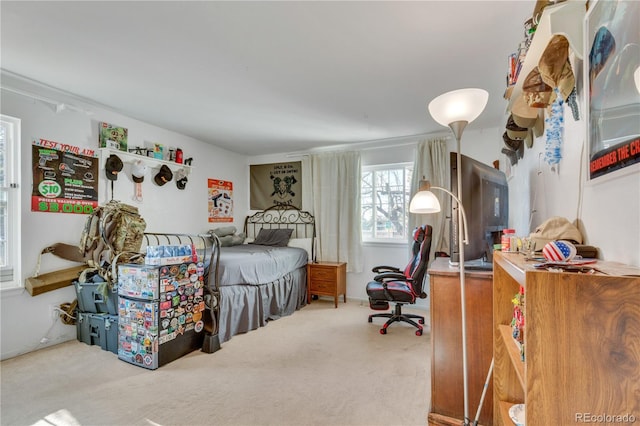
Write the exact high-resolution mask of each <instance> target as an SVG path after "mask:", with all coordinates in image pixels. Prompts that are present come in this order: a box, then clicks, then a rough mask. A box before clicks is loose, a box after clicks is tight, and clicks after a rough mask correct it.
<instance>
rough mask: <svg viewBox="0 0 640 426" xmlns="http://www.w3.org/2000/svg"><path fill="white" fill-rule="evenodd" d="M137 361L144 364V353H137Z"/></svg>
mask: <svg viewBox="0 0 640 426" xmlns="http://www.w3.org/2000/svg"><path fill="white" fill-rule="evenodd" d="M136 363H138V364H142V363H143V359H142V355H140V354H137V355H136Z"/></svg>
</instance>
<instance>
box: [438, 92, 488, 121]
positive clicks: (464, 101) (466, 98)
mask: <svg viewBox="0 0 640 426" xmlns="http://www.w3.org/2000/svg"><path fill="white" fill-rule="evenodd" d="M488 100H489V93H488V92H487V91H486V90H483V89H459V90H454V91H452V92H447V93H444V94H442V95H440V96H438V97H437V98H435V99H434V100H432V101H431V102H429V114H431V117H433V119H434V120H436V121H437V122H438V123H440V124H442V125H443V126H445V127H446V126H449V125H450V124H451V123H454V122H456V121H466V122H467V123H471V122H472V121H473V120H475V119H476V118H478V116H479V115H480V114H481V113H482V111H483V110H484V107H485V106H486V105H487V101H488Z"/></svg>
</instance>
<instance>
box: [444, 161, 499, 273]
mask: <svg viewBox="0 0 640 426" xmlns="http://www.w3.org/2000/svg"><path fill="white" fill-rule="evenodd" d="M457 163H458V159H457V153H455V152H452V153H451V154H450V163H449V164H450V165H451V167H450V173H451V192H452V193H453V194H455V195H456V197H458V198H459V199H460V201H461V202H462V206H463V207H464V211H465V213H466V216H467V227H468V229H467V233H468V236H469V244H467V245H465V247H464V260H465V268H469V269H473V268H476V269H492V261H493V245H494V244H496V243H499V242H500V237H501V233H502V230H503V229H505V228H508V225H509V187H508V184H507V177H506V176H505V174H504V173H503V172H501V171H500V170H498V169H496V168H494V167H491V166H489V165H487V164H484V163H481V162H480V161H477V160H474V159H473V158H471V157H467V156H465V155H461V166H460V171H461V177H462V196H460V195H458V171H457V169H458V164H457ZM458 230H459V226H458V209H457V205H456V203H455V201H453V200H452V202H451V227H450V233H449V237H450V240H449V241H450V244H451V253H450V256H451V259H450V261H451V263H454V264H455V263H458V262H459V261H460V251H459V247H458Z"/></svg>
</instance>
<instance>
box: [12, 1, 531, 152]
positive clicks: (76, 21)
mask: <svg viewBox="0 0 640 426" xmlns="http://www.w3.org/2000/svg"><path fill="white" fill-rule="evenodd" d="M534 6H535V1H534V0H531V1H528V0H522V1H425V2H415V1H414V2H400V1H378V2H363V1H337V2H330V1H301V2H272V1H262V2H249V1H227V2H219V1H198V2H183V1H140V2H114V1H111V2H109V1H107V2H98V1H82V2H76V1H69V2H57V1H46V2H31V1H18V2H12V1H4V0H3V1H2V2H1V3H0V15H1V19H2V21H1V27H0V28H1V48H2V50H1V57H0V60H1V62H0V64H1V67H2V69H4V70H6V71H9V72H11V73H15V74H18V75H20V76H24V77H27V78H29V79H33V80H36V81H38V82H41V83H44V84H46V85H50V86H53V87H56V88H59V89H62V90H64V91H67V92H70V93H73V94H75V95H78V96H81V97H84V98H88V99H91V100H94V101H96V102H98V103H100V104H103V105H107V106H109V107H111V108H113V109H115V110H116V111H118V112H121V113H123V114H125V115H128V116H131V117H134V118H137V119H139V120H142V121H145V122H148V123H151V124H154V125H157V126H160V127H163V128H167V129H170V130H174V131H176V132H179V133H182V134H185V135H189V136H192V137H194V138H197V139H199V140H201V141H204V142H208V143H211V144H215V145H217V146H220V147H223V148H226V149H229V150H231V151H235V152H238V153H242V154H250V155H259V154H267V153H282V152H291V151H304V150H309V149H313V148H318V147H323V146H334V145H341V144H345V143H354V142H364V141H375V140H380V139H387V138H396V137H403V136H410V135H419V134H429V133H436V132H440V133H441V132H446V129H444V128H443V127H441V126H440V125H438V124H437V123H436V122H435V121H434V120H433V119H432V118H431V117H430V116H429V113H428V111H427V104H428V103H429V101H430V100H431V99H433V98H434V97H436V96H438V95H440V94H441V93H444V92H447V91H449V90H454V89H460V88H464V87H480V88H484V89H486V90H487V91H488V92H489V103H488V105H487V108H486V110H485V111H484V112H483V114H482V115H481V116H480V117H479V118H478V119H477V120H476V121H475V122H474V123H472V124H471V125H470V126H469V128H475V129H480V128H490V127H497V126H503V125H504V121H505V115H504V114H505V107H506V101H504V99H503V98H502V95H503V92H504V89H505V75H506V72H507V67H506V64H507V56H508V55H509V53H511V52H513V51H515V50H516V49H517V46H518V43H519V42H520V40H522V38H523V22H524V21H525V20H526V19H527V17H529V16H531V13H532V11H533V8H534Z"/></svg>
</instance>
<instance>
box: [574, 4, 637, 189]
mask: <svg viewBox="0 0 640 426" xmlns="http://www.w3.org/2000/svg"><path fill="white" fill-rule="evenodd" d="M638 22H640V7H638V4H637V3H636V2H634V1H623V0H599V1H597V2H593V1H592V2H590V3H589V11H588V13H587V15H586V25H585V49H586V52H585V61H584V67H585V70H584V73H585V74H584V75H585V78H584V81H585V89H586V90H585V98H586V111H587V114H586V115H587V120H586V122H587V126H588V128H587V144H588V147H589V179H595V178H598V177H600V176H604V175H607V174H609V173H612V172H615V171H617V170H621V169H624V168H627V167H630V166H632V165H634V164H639V163H640V29H639V28H640V27H638ZM634 169H635V167H634Z"/></svg>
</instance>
